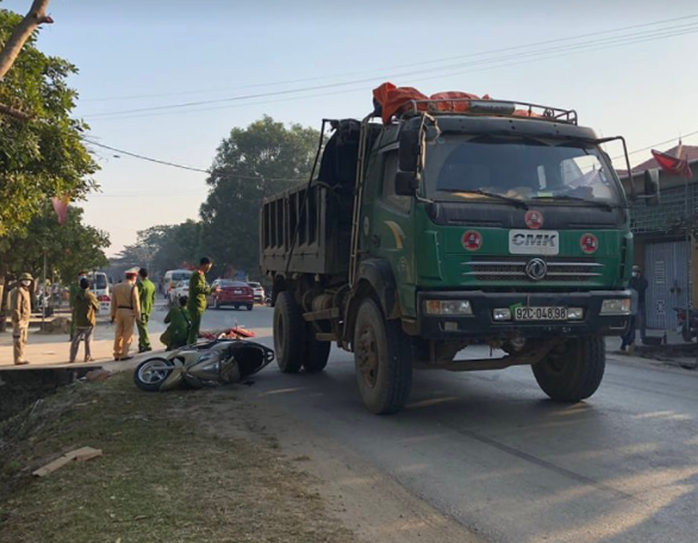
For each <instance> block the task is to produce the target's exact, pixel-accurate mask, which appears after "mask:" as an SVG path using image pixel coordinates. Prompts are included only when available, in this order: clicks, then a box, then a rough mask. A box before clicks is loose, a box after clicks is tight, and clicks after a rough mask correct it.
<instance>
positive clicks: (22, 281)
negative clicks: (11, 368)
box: [11, 273, 33, 366]
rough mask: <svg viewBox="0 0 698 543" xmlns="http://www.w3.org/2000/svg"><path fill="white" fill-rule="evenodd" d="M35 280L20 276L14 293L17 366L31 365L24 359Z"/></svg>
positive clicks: (13, 309)
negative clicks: (32, 289) (31, 290)
mask: <svg viewBox="0 0 698 543" xmlns="http://www.w3.org/2000/svg"><path fill="white" fill-rule="evenodd" d="M32 281H33V278H32V276H31V275H30V274H28V273H23V274H22V275H20V276H19V282H18V283H17V286H16V287H15V288H14V290H13V291H12V294H11V296H12V343H13V347H14V353H13V354H14V361H15V365H17V366H22V365H24V364H29V362H27V361H26V360H25V358H24V346H25V345H26V344H27V332H28V329H29V318H30V317H31V312H32V305H31V294H30V292H29V289H30V288H31V284H32Z"/></svg>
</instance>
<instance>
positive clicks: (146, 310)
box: [136, 268, 155, 353]
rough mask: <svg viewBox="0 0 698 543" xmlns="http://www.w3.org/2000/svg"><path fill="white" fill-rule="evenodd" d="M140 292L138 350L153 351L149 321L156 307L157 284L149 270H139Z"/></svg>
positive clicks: (137, 325)
mask: <svg viewBox="0 0 698 543" xmlns="http://www.w3.org/2000/svg"><path fill="white" fill-rule="evenodd" d="M138 294H139V295H140V297H141V318H140V319H138V320H137V321H136V327H137V328H138V352H139V353H144V352H146V351H152V350H153V348H152V347H151V346H150V338H149V337H148V321H149V320H150V314H151V313H152V312H153V307H155V285H154V284H153V282H152V281H151V280H150V279H148V270H147V269H145V268H141V269H140V270H138Z"/></svg>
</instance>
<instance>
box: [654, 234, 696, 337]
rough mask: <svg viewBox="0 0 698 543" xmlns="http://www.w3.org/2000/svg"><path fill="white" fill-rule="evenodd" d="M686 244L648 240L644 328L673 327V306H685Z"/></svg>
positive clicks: (665, 328) (687, 290)
mask: <svg viewBox="0 0 698 543" xmlns="http://www.w3.org/2000/svg"><path fill="white" fill-rule="evenodd" d="M689 254H690V253H689V247H688V243H687V242H685V241H670V242H665V243H648V244H647V246H646V250H645V269H644V274H645V277H646V278H647V283H648V285H647V299H646V304H647V328H652V329H655V330H669V329H675V328H676V326H677V321H676V312H675V311H674V308H675V307H686V301H687V296H688V293H689V292H690V285H688V278H689V276H690V275H689V273H690V270H689V267H690V263H689Z"/></svg>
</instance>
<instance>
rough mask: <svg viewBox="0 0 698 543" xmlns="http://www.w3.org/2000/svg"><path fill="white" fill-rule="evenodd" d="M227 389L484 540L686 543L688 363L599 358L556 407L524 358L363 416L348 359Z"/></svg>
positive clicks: (438, 382)
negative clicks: (600, 366) (578, 388)
mask: <svg viewBox="0 0 698 543" xmlns="http://www.w3.org/2000/svg"><path fill="white" fill-rule="evenodd" d="M271 314H272V310H271V309H269V308H264V307H256V308H255V310H254V311H252V312H245V311H233V310H225V311H218V312H213V311H209V312H208V313H207V315H206V317H205V320H204V327H222V326H225V325H232V324H234V322H235V320H237V321H238V322H239V324H241V325H246V326H249V327H250V328H252V329H254V330H255V331H256V332H257V333H258V336H259V338H260V339H261V340H262V341H263V342H270V333H271V331H270V325H271ZM235 393H236V394H240V393H241V394H244V395H245V397H246V398H247V399H248V400H249V401H250V402H252V404H254V405H257V406H259V408H260V409H262V410H263V411H264V412H266V413H271V414H272V416H273V418H274V420H275V421H276V422H275V424H276V427H278V428H286V429H290V430H288V431H286V432H285V433H284V436H285V437H283V436H282V442H283V441H284V439H285V440H286V441H287V442H288V443H289V444H291V445H296V446H298V445H300V443H298V441H300V438H299V437H295V438H294V431H293V428H302V429H303V432H304V435H311V436H316V437H317V442H324V443H328V444H332V445H333V446H336V447H337V450H344V451H347V453H351V455H352V456H353V457H356V458H360V459H361V460H362V461H363V462H366V463H367V464H368V465H370V466H371V467H372V469H375V470H378V471H380V472H381V473H383V474H385V475H387V476H389V477H390V478H391V480H393V481H395V482H397V483H398V484H399V485H401V486H402V487H404V488H405V489H406V490H407V491H408V492H410V493H411V494H412V495H415V496H417V497H419V498H421V499H423V500H425V501H426V502H428V503H429V504H430V505H431V506H433V507H434V508H435V509H436V510H438V511H439V512H440V513H441V514H443V515H445V516H446V517H448V518H450V519H452V520H455V521H457V522H458V523H460V524H461V525H463V526H465V527H467V528H469V529H471V530H475V531H477V532H478V533H480V534H481V535H482V536H483V537H485V539H486V540H489V541H501V542H512V543H513V542H517V543H521V542H536V543H538V542H541V543H543V542H545V543H567V542H569V543H572V542H574V543H587V542H604V543H621V542H623V543H625V542H633V543H650V542H652V543H654V542H662V543H668V542H678V543H695V542H696V541H698V490H697V485H698V424H697V417H698V377H697V376H696V375H695V374H694V373H691V372H687V371H681V370H665V369H655V368H651V367H642V366H636V365H635V366H633V365H626V364H623V363H619V362H618V361H616V362H613V361H612V360H611V361H610V363H609V366H608V368H607V373H606V378H605V379H604V382H603V384H602V387H601V389H600V390H599V392H598V393H597V394H596V395H595V396H594V397H593V398H591V399H590V400H589V401H587V402H586V403H582V404H578V405H572V406H565V405H557V404H554V403H552V402H550V401H547V400H546V399H545V397H544V395H543V393H542V392H541V391H540V390H539V389H538V387H537V385H536V383H535V381H534V380H533V377H532V375H531V372H530V369H529V368H525V367H520V368H510V369H508V370H505V371H499V372H494V371H493V372H477V373H446V372H437V371H431V372H428V371H422V372H418V373H416V375H415V379H414V386H413V391H412V398H411V401H410V404H409V406H408V407H407V408H406V409H405V410H404V411H403V412H401V413H400V414H398V415H396V416H391V417H376V416H374V415H370V414H368V413H366V412H365V411H364V410H363V408H362V405H361V402H360V400H359V397H358V393H357V390H356V385H355V377H354V371H353V362H352V358H351V356H350V355H349V354H347V353H344V352H342V351H338V350H333V352H332V354H331V358H330V364H329V365H328V368H327V370H326V372H324V373H323V374H320V375H302V374H301V375H283V374H281V373H280V372H279V371H278V370H277V369H276V367H275V366H274V367H270V368H268V369H266V370H265V371H264V372H263V373H261V374H259V375H258V376H257V377H256V379H255V384H254V386H251V387H249V388H248V387H244V389H243V388H242V387H240V388H236V392H235ZM294 439H295V443H294ZM304 439H305V438H304ZM310 441H313V439H312V438H310ZM377 507H379V505H377Z"/></svg>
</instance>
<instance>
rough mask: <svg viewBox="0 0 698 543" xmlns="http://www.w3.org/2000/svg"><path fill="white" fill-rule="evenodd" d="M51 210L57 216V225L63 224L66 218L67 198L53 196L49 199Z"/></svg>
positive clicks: (68, 199) (68, 200)
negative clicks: (51, 205)
mask: <svg viewBox="0 0 698 543" xmlns="http://www.w3.org/2000/svg"><path fill="white" fill-rule="evenodd" d="M51 203H52V204H53V210H54V211H55V212H56V215H58V224H63V223H64V222H65V221H66V219H67V218H68V204H69V203H70V197H69V196H61V197H60V198H59V197H58V196H54V197H52V198H51Z"/></svg>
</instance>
